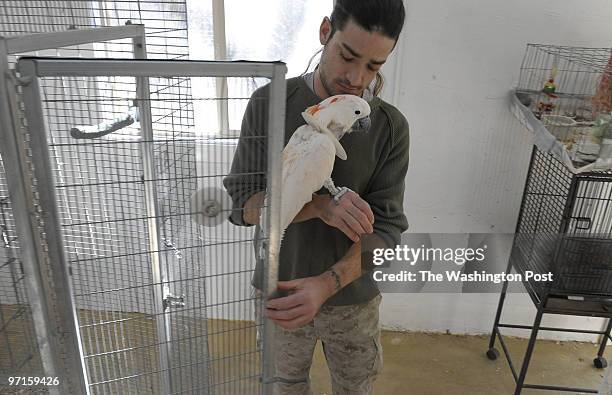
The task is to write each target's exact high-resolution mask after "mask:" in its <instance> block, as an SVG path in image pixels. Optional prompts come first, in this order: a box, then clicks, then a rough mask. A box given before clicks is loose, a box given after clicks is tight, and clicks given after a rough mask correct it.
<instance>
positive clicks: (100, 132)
mask: <svg viewBox="0 0 612 395" xmlns="http://www.w3.org/2000/svg"><path fill="white" fill-rule="evenodd" d="M139 28H141V27H139V26H128V27H123V28H118V30H117V29H110V30H105V29H100V30H98V29H95V31H78V30H77V31H71V32H67V33H65V34H64V33H61V34H60V33H49V34H50V35H49V34H46V35H41V36H37V38H38V39H39V41H40V40H42V41H45V40H46V39H49V40H50V42H55V43H58V42H67V41H70V40H76V41H77V42H86V41H87V40H88V39H91V40H92V42H99V41H104V40H103V38H105V37H106V38H107V39H108V35H109V34H110V35H111V36H113V35H116V34H119V35H122V34H123V35H124V36H125V37H132V36H131V35H130V34H134V32H135V31H137V34H135V35H134V40H135V41H134V43H132V45H131V48H133V51H135V52H136V55H137V56H135V57H144V54H145V50H146V47H145V42H144V35H143V34H142V32H141V31H139ZM92 37H97V39H92ZM101 38H102V39H101ZM23 39H24V38H15V39H11V43H10V45H7V47H11V46H15V45H17V44H19V45H21V44H23V42H28V37H25V40H26V41H22V40H23ZM58 40H59V41H58ZM29 42H30V43H31V42H32V41H31V40H30V41H29ZM5 43H6V42H5ZM40 45H42V44H40ZM13 52H17V51H13ZM19 64H20V67H19V73H18V75H17V76H16V77H17V78H12V79H6V80H5V79H3V82H4V83H3V85H2V89H1V90H2V91H4V90H8V91H11V89H9V88H11V87H10V86H9V85H11V84H16V88H17V90H18V91H14V89H13V92H12V96H13V98H14V100H12V103H11V108H3V113H5V114H7V115H6V116H3V119H4V120H5V121H8V120H15V121H17V122H20V121H21V120H23V121H24V123H23V125H21V126H20V127H19V128H17V127H16V124H15V125H14V124H12V123H11V124H7V123H5V124H3V128H2V132H3V135H2V138H3V140H2V141H3V144H4V142H8V144H6V145H3V148H5V147H13V146H14V147H15V148H16V149H14V150H9V149H8V148H7V150H4V149H3V151H2V154H3V159H5V161H4V162H3V164H5V165H6V166H7V169H6V173H7V177H6V179H7V180H16V181H20V183H17V184H18V185H9V188H7V190H9V191H10V192H11V193H10V195H11V196H12V200H11V202H12V203H18V204H16V205H15V207H10V206H7V205H6V204H5V203H6V199H4V197H3V201H2V203H3V206H2V208H3V212H4V211H5V210H4V209H5V208H6V207H9V208H10V209H11V211H10V213H11V214H12V215H15V216H16V217H18V220H16V221H15V222H18V224H17V226H16V228H17V229H21V236H22V237H21V238H20V241H21V242H24V243H25V245H26V246H27V247H28V248H27V250H26V251H32V252H36V256H24V257H22V260H23V262H24V265H23V266H24V267H26V268H35V269H36V270H38V271H42V272H43V273H44V274H45V275H44V276H42V277H41V278H38V279H36V278H35V276H30V275H28V273H25V274H22V276H23V277H24V278H25V279H26V280H28V281H34V282H35V283H33V284H32V285H31V286H29V287H26V288H27V290H28V291H29V292H28V293H27V294H28V296H34V299H33V300H31V301H30V302H33V304H34V307H35V309H34V310H35V311H33V313H32V315H33V317H32V318H31V319H29V320H28V321H27V323H29V324H30V325H31V326H32V327H33V328H34V329H35V331H36V335H37V337H36V338H34V337H26V339H25V340H26V341H27V344H29V346H27V347H26V345H22V344H20V343H19V342H17V341H15V340H14V339H12V338H11V337H10V336H9V333H8V332H2V331H0V335H3V336H4V339H5V340H6V341H7V342H9V343H10V344H11V345H14V346H15V347H18V349H19V352H20V353H22V354H23V355H24V358H26V357H27V358H28V359H32V358H31V357H30V355H32V354H35V353H36V352H37V351H38V350H36V348H37V347H42V346H41V341H44V342H47V341H48V342H49V343H50V349H44V350H43V349H41V350H40V353H41V359H42V366H33V367H26V369H25V370H24V369H21V367H20V366H15V365H16V364H20V363H21V362H20V360H19V358H12V359H11V363H12V365H11V366H9V367H7V369H6V370H3V371H2V374H3V375H6V376H9V375H15V374H16V373H22V374H23V373H25V372H27V373H28V374H29V375H43V373H44V374H46V375H52V376H54V375H57V376H58V377H60V378H61V380H62V382H61V384H60V386H59V387H55V388H53V387H48V388H43V387H41V386H39V387H38V388H36V389H32V391H47V390H48V391H49V392H54V391H55V393H58V392H57V391H59V393H99V394H106V393H137V392H139V391H143V392H147V393H160V394H161V393H163V394H180V393H194V392H195V393H202V394H204V393H231V394H256V393H261V392H265V391H267V390H268V389H269V385H266V380H265V378H266V377H269V376H271V375H272V373H271V371H270V369H271V368H270V367H269V366H268V365H267V362H266V361H267V360H269V358H268V359H266V358H264V357H263V355H262V345H261V344H258V343H257V342H256V341H255V339H256V332H257V330H258V329H263V334H264V337H266V336H267V337H269V336H270V331H269V330H268V329H267V328H268V327H267V326H266V325H264V324H263V323H262V322H261V321H257V320H256V319H255V317H254V308H255V306H254V305H255V304H256V303H259V302H260V300H258V299H256V298H255V297H254V296H253V295H252V294H251V291H250V285H249V282H250V277H251V274H252V271H253V266H254V261H253V254H252V245H251V244H252V239H253V235H252V230H251V229H246V228H236V227H234V226H233V225H230V224H229V222H227V221H226V222H225V223H223V224H220V225H219V226H218V227H216V228H212V229H206V228H202V227H200V226H198V223H197V221H194V215H196V214H197V212H194V210H197V208H194V206H193V200H192V197H193V195H194V193H195V192H196V191H197V190H198V189H199V188H208V187H211V186H215V185H219V186H220V185H221V179H222V178H223V177H224V175H226V174H227V172H228V171H229V164H230V161H231V157H232V155H233V150H234V149H235V143H232V139H228V138H223V137H218V136H208V137H202V136H201V135H200V134H198V133H197V132H196V131H195V130H194V127H193V123H192V119H193V105H194V102H202V101H205V102H211V103H212V104H213V106H212V110H211V114H215V113H216V111H215V106H214V104H215V103H216V102H217V101H218V100H236V101H238V100H241V101H246V100H247V99H248V97H242V98H231V99H230V98H223V97H216V96H214V93H213V94H212V96H209V97H207V96H205V95H206V93H205V92H199V96H193V95H191V94H190V93H189V92H188V91H187V92H186V91H185V89H184V88H185V87H188V86H191V83H192V81H197V80H205V79H209V80H213V81H214V80H215V79H216V78H221V77H222V78H228V79H230V80H231V79H240V78H249V79H251V78H253V76H258V75H259V76H261V77H262V78H265V79H268V80H273V82H272V83H271V86H272V88H273V89H271V93H270V97H268V98H266V100H269V101H270V107H271V108H272V109H273V110H272V112H271V113H270V114H268V113H266V114H261V116H262V117H264V118H266V119H267V118H268V117H270V119H274V120H282V111H283V104H284V92H283V91H282V89H284V88H283V87H284V70H285V67H284V65H282V64H270V63H255V64H252V63H248V62H236V63H222V62H220V63H216V62H190V61H174V62H173V61H153V60H149V61H146V60H141V61H139V62H137V61H134V60H96V59H93V58H70V59H62V58H40V59H39V58H28V59H26V58H22V59H21V60H20V62H19ZM198 86H212V87H214V83H212V82H210V81H209V83H205V84H199V85H198ZM213 91H214V89H213ZM209 93H210V92H209ZM4 104H5V105H6V104H7V103H6V102H4ZM281 123H282V121H280V122H276V121H274V122H270V123H269V124H270V125H271V126H270V127H277V128H278V127H282V126H280V125H281ZM17 129H19V130H17ZM281 137H282V136H281ZM258 138H261V139H263V140H264V141H267V143H268V144H269V147H270V149H269V151H268V152H269V153H270V155H271V156H272V157H273V158H278V157H280V156H279V155H278V153H280V151H281V149H282V141H281V139H279V138H277V139H274V138H271V139H269V141H268V140H267V139H266V137H265V136H263V135H262V136H259V137H258ZM274 144H276V145H274ZM275 153H276V154H275ZM7 159H8V160H7ZM268 163H269V169H276V173H278V175H280V173H279V170H280V167H279V166H278V163H277V161H276V160H269V161H268ZM275 166H276V167H275ZM277 167H278V169H277ZM26 168H27V169H26ZM24 169H26V170H27V172H26V174H25V175H24V174H23V173H22V171H23V170H24ZM268 173H269V174H265V175H266V176H268V177H267V178H268V182H269V183H270V185H269V190H272V191H275V190H277V188H275V187H273V185H274V182H275V180H276V179H278V177H274V174H276V173H273V172H272V170H270V171H269V172H268ZM26 176H27V177H26ZM14 184H15V183H14ZM3 193H4V191H3ZM20 194H21V195H20ZM30 194H31V195H30ZM18 196H21V197H22V198H18V199H15V197H18ZM276 200H277V199H276V198H275V197H274V193H272V194H271V196H270V206H271V207H273V206H274V205H275V204H277V203H275V202H276ZM32 207H35V209H33V208H32ZM225 210H228V208H227V207H226V208H225ZM31 212H37V213H39V215H38V217H39V218H38V222H36V223H32V222H31V219H29V217H28V216H29V214H28V213H31ZM270 212H271V213H272V214H271V215H273V213H274V212H278V210H270ZM3 218H4V217H3ZM5 222H6V223H8V224H9V225H11V223H10V222H8V221H5ZM268 223H271V224H273V223H274V221H269V222H268ZM26 228H27V229H29V230H30V233H31V234H29V233H28V232H23V229H26ZM267 234H268V235H269V238H270V240H269V244H268V246H270V247H269V248H270V249H269V251H271V252H270V254H271V256H272V257H274V256H275V255H274V240H273V238H274V237H275V236H274V235H275V232H271V231H268V232H267ZM4 235H7V237H5V238H4V239H5V240H9V241H10V242H12V243H13V244H12V245H15V242H13V239H10V237H11V236H10V235H9V234H8V232H5V231H4V229H3V236H4ZM37 241H42V243H37ZM4 244H5V247H6V246H8V247H11V246H9V244H8V242H6V243H4ZM39 244H40V245H39ZM8 247H7V248H6V251H9V252H10V248H8ZM21 252H22V254H21V255H23V251H21ZM5 255H7V257H6V264H7V265H6V266H9V265H10V268H11V269H14V268H16V267H18V266H16V265H17V263H16V262H18V261H17V260H16V259H14V258H13V257H12V255H11V256H9V255H8V253H7V254H5ZM26 255H27V254H26ZM18 256H19V255H18ZM272 259H273V258H272ZM3 260H4V257H3ZM26 271H27V270H26ZM47 274H48V276H47ZM270 278H271V279H272V280H271V281H272V283H270V286H271V287H274V283H273V281H274V279H273V276H272V277H270ZM36 281H38V283H36ZM5 285H7V284H4V283H3V284H2V286H3V289H4V288H6V289H9V288H10V287H8V285H7V286H6V287H5ZM39 285H40V286H39ZM10 289H15V290H16V291H15V292H17V290H18V288H17V287H13V288H10ZM36 289H40V290H41V293H42V294H43V295H42V296H44V297H43V298H41V297H40V296H41V295H37V294H36V293H35V290H36ZM31 299H32V298H31ZM41 300H42V302H41ZM3 301H4V299H3ZM26 307H27V306H26ZM25 311H26V312H27V311H28V309H27V308H26V310H25ZM45 314H46V315H47V316H48V318H49V319H45ZM26 317H27V316H26ZM56 324H57V327H55V325H56ZM45 325H47V326H45ZM262 326H263V328H262ZM12 328H15V325H14V324H13V326H12V327H11V328H9V329H12ZM2 329H6V327H3V328H2ZM24 330H27V328H24ZM57 331H59V332H60V333H62V336H61V338H62V341H61V342H55V341H54V339H56V337H57ZM26 333H27V332H26ZM266 344H271V343H270V342H264V343H263V347H264V348H263V353H264V354H265V353H266V352H269V351H270V350H266V349H265V347H266ZM28 350H30V351H28ZM28 352H29V353H30V354H28ZM32 363H33V364H34V363H36V358H34V359H33V362H32ZM39 365H40V364H39ZM68 377H70V378H71V380H68ZM262 377H263V380H262Z"/></svg>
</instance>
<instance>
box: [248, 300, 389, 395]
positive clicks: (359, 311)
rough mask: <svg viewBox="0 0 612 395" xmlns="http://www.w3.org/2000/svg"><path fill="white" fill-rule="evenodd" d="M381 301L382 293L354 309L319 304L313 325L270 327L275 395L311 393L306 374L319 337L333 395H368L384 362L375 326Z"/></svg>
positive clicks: (378, 330) (377, 327) (376, 325)
mask: <svg viewBox="0 0 612 395" xmlns="http://www.w3.org/2000/svg"><path fill="white" fill-rule="evenodd" d="M380 300H381V295H377V296H376V297H375V298H374V299H372V300H371V301H369V302H366V303H363V304H359V305H350V306H323V307H322V308H321V310H320V311H319V312H318V313H317V315H316V316H315V317H314V320H313V321H312V322H310V323H309V324H308V325H305V326H303V327H301V328H298V329H295V330H286V329H283V328H281V327H279V326H275V336H274V350H275V359H276V361H275V365H276V377H277V379H279V381H278V382H277V383H275V384H274V394H275V395H276V394H279V395H281V394H282V395H284V394H291V395H302V394H304V395H306V394H312V390H311V388H310V378H309V371H310V366H311V364H312V357H313V352H314V348H315V345H316V342H317V340H318V339H320V340H321V343H322V345H323V351H324V353H325V359H326V360H327V365H328V367H329V371H330V375H331V381H332V390H333V394H334V395H344V394H351V395H353V394H355V395H357V394H360V395H361V394H371V393H372V384H373V382H374V380H375V379H376V376H377V375H378V374H379V373H380V371H381V369H382V361H383V359H382V347H381V344H380V327H379V324H378V307H379V305H380ZM257 310H259V309H256V311H257ZM259 314H260V312H259V311H257V315H259Z"/></svg>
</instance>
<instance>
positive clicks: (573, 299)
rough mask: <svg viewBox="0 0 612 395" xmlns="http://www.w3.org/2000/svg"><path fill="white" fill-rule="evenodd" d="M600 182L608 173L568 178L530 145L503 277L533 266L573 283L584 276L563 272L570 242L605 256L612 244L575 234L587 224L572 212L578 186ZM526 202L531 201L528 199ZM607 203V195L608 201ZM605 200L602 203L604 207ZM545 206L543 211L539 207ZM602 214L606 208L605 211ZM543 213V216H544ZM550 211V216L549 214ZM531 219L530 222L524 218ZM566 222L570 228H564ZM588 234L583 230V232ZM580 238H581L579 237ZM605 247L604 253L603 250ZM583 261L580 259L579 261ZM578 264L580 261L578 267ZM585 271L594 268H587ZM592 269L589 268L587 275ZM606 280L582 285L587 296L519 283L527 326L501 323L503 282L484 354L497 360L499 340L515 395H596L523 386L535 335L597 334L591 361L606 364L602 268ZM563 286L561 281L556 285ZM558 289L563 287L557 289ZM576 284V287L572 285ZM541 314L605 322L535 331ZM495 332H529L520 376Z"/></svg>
mask: <svg viewBox="0 0 612 395" xmlns="http://www.w3.org/2000/svg"><path fill="white" fill-rule="evenodd" d="M593 181H597V182H604V183H607V185H608V186H612V173H610V172H589V173H580V174H573V173H571V172H570V171H569V170H568V169H567V168H566V166H565V164H563V163H562V162H561V161H560V160H559V159H558V158H556V157H555V156H553V155H552V154H550V153H547V152H543V151H541V150H540V149H539V148H538V147H536V146H534V147H533V151H532V155H531V159H530V163H529V172H528V175H527V179H526V181H525V192H524V195H523V200H522V203H521V208H520V212H519V217H518V222H517V227H516V233H515V237H514V242H513V247H512V253H511V255H510V258H509V260H508V267H507V269H506V272H507V273H509V272H511V271H512V270H513V269H514V270H516V271H517V272H518V273H522V274H523V275H524V273H525V271H526V270H528V269H529V268H531V269H533V267H534V266H535V267H536V268H537V269H538V270H541V271H548V270H552V273H553V274H554V278H556V279H557V278H558V279H561V280H563V279H564V278H565V279H566V280H569V281H572V280H574V278H576V277H579V275H581V274H584V273H579V275H578V276H577V275H576V274H575V273H572V272H571V271H570V272H569V273H568V270H567V269H568V266H569V265H570V264H572V263H575V262H567V261H568V249H570V248H571V243H573V242H576V240H578V242H579V243H584V242H585V240H587V241H593V242H594V243H598V244H600V245H603V246H604V248H602V249H601V250H603V254H606V253H607V252H609V247H610V245H611V244H612V240H608V239H603V240H602V239H599V238H595V239H589V238H587V237H584V236H585V235H584V234H581V233H580V232H581V231H584V230H585V228H581V227H580V226H578V225H576V223H578V224H580V223H581V222H588V224H589V228H590V226H591V221H590V220H588V221H587V219H588V218H587V217H577V216H575V215H574V213H575V205H576V204H577V203H578V200H579V199H578V197H577V194H578V190H579V185H580V184H581V183H588V182H593ZM608 189H610V188H608ZM534 197H536V198H542V199H543V198H544V197H549V198H552V199H557V201H556V203H559V204H558V205H555V206H557V207H554V209H553V210H551V209H550V207H549V206H550V205H551V204H550V202H548V205H547V204H546V203H545V202H544V203H540V204H538V206H539V208H538V209H535V208H534V207H533V206H534V205H536V204H534V202H533V198H534ZM530 199H531V200H530ZM610 201H612V196H610ZM610 201H609V202H608V203H610ZM544 207H546V208H544ZM605 208H606V209H608V211H609V208H610V206H609V205H607V206H605ZM547 210H548V211H547ZM551 211H554V213H551ZM529 216H531V217H529ZM527 217H529V218H530V219H531V220H533V221H534V222H533V221H530V220H529V219H526V218H527ZM570 222H573V223H574V226H573V227H571V226H570ZM587 230H588V229H587ZM581 236H582V237H581ZM542 245H547V249H546V251H548V252H549V253H550V254H551V255H550V256H545V257H544V256H542ZM606 248H607V249H606ZM582 261H584V259H582ZM579 263H580V262H579ZM588 266H589V267H593V266H596V264H590V265H588ZM592 270H593V269H592V268H591V271H592ZM608 272H610V273H608V275H607V277H606V278H593V277H592V278H591V281H590V282H589V284H588V285H590V286H595V287H596V288H595V289H594V290H593V292H592V293H589V292H587V291H585V289H584V287H582V288H580V287H576V286H575V285H573V286H572V287H570V288H567V286H566V287H563V286H560V285H559V281H558V280H555V281H554V283H548V284H547V285H541V284H537V283H535V282H533V281H523V285H524V286H525V289H526V290H527V294H528V295H529V297H530V298H531V300H532V302H533V304H534V306H535V307H536V309H537V312H536V316H535V318H534V322H533V324H532V325H516V324H508V323H503V322H501V314H502V311H503V307H504V303H505V299H506V294H507V291H508V281H506V282H504V284H503V287H502V291H501V294H500V298H499V303H498V307H497V312H496V315H495V320H494V324H493V330H492V333H491V337H490V340H489V349H488V351H487V357H488V358H489V359H491V360H495V359H497V358H498V357H499V355H500V353H499V351H498V350H497V349H496V348H495V347H494V346H495V341H496V340H499V343H500V345H501V347H502V351H503V353H504V355H505V357H506V359H507V361H508V365H509V366H510V370H511V372H512V376H513V378H514V380H515V382H516V387H515V392H514V394H515V395H519V394H520V393H521V391H522V390H523V389H524V388H530V389H540V390H549V391H568V392H581V393H597V390H595V389H590V388H574V387H567V386H555V385H542V384H528V383H525V378H526V376H527V371H528V368H529V363H530V361H531V356H532V354H533V350H534V347H535V342H536V340H537V336H538V332H539V331H552V332H569V333H584V334H592V335H600V336H601V340H600V343H599V348H598V351H597V356H596V357H595V359H594V360H593V364H594V366H595V367H596V368H599V369H602V368H605V367H606V366H607V361H606V359H605V358H604V357H603V354H604V351H605V348H606V344H607V342H608V340H612V336H611V335H610V333H611V331H612V303H611V302H610V295H612V289H610V290H608V291H607V294H606V292H605V290H604V289H603V287H605V286H606V285H607V284H608V282H609V280H610V275H611V274H612V271H610V269H608ZM562 282H563V281H561V283H562ZM561 285H563V284H561ZM578 285H581V284H580V283H578ZM544 314H562V315H576V316H587V317H601V318H604V319H607V324H606V325H605V328H604V329H602V330H598V331H596V330H585V329H573V328H559V327H545V326H541V322H542V317H543V316H544ZM500 328H512V329H524V330H530V331H531V335H530V337H529V342H528V344H527V350H526V351H525V356H524V359H523V362H522V365H521V369H520V372H518V373H517V371H516V369H515V366H514V364H513V362H512V358H511V356H510V352H509V350H508V348H507V346H506V343H505V341H504V338H503V336H502V333H501V330H500Z"/></svg>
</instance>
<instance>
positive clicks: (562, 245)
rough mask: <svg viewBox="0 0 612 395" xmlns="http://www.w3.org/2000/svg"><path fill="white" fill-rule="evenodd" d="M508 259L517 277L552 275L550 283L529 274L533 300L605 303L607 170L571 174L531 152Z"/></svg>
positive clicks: (609, 236) (608, 283)
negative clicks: (550, 298) (549, 296)
mask: <svg viewBox="0 0 612 395" xmlns="http://www.w3.org/2000/svg"><path fill="white" fill-rule="evenodd" d="M511 260H512V263H513V266H514V267H515V268H516V269H517V270H518V271H519V272H521V273H522V274H523V276H525V274H526V273H527V272H528V271H530V272H532V273H537V274H548V273H552V274H553V279H554V281H550V282H542V281H538V280H537V279H536V278H534V277H533V276H532V277H531V278H530V279H529V280H528V281H527V284H526V285H527V286H528V290H529V291H530V293H531V294H532V296H533V297H534V298H536V299H537V300H538V301H541V300H542V299H543V298H544V297H545V296H546V295H547V294H554V295H557V296H572V297H581V296H582V297H590V298H595V297H599V298H600V299H601V300H602V301H604V302H605V301H606V300H609V299H610V298H611V297H612V172H596V173H581V174H578V175H574V174H573V173H571V172H570V171H569V170H568V169H567V168H566V167H565V165H564V164H563V163H561V162H560V161H559V160H558V159H557V158H556V157H555V156H553V155H551V154H549V153H546V152H542V151H540V150H539V149H537V148H535V149H534V153H533V156H532V161H531V164H530V169H529V173H528V178H527V183H526V187H525V192H524V195H523V203H522V208H521V213H520V216H519V221H518V225H517V233H516V236H515V242H514V248H513V251H512V255H511ZM599 310H600V311H602V310H601V307H600V309H599Z"/></svg>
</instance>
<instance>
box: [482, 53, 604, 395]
mask: <svg viewBox="0 0 612 395" xmlns="http://www.w3.org/2000/svg"><path fill="white" fill-rule="evenodd" d="M611 75H612V57H611V51H610V49H592V48H571V47H558V46H549V45H529V46H528V47H527V52H526V54H525V58H524V60H523V64H522V68H521V76H520V82H519V86H518V88H517V89H516V91H515V92H513V110H515V114H518V117H519V120H520V121H521V122H522V123H523V125H524V126H526V127H527V128H528V129H529V130H531V131H533V132H534V134H535V146H534V148H533V152H532V156H531V161H530V164H529V170H528V174H527V180H526V184H525V190H524V193H523V200H522V204H521V209H520V213H519V218H518V222H517V227H516V234H515V238H514V243H513V247H512V252H511V255H510V259H509V263H508V269H507V271H508V272H509V271H511V270H515V271H516V272H518V273H520V274H521V275H522V278H523V285H524V286H525V288H526V290H527V293H528V294H529V296H530V298H531V299H532V301H533V303H534V305H535V307H536V308H537V314H536V317H535V319H534V323H533V325H531V326H526V325H512V324H505V323H500V318H501V313H502V309H503V306H504V302H505V296H506V292H507V290H508V283H507V282H506V283H505V284H504V287H503V290H502V293H501V296H500V301H499V306H498V310H497V314H496V317H495V323H494V327H493V333H492V336H491V340H490V343H489V350H488V352H487V356H488V357H489V358H490V359H496V358H497V357H498V356H499V352H498V351H497V350H496V349H495V348H494V345H495V341H496V340H497V339H499V341H500V344H501V346H502V348H503V351H504V353H505V354H506V357H507V359H508V361H509V363H510V368H511V370H512V374H513V376H514V379H515V381H516V389H515V394H520V393H521V391H522V390H523V389H524V388H533V389H542V390H554V391H578V392H587V393H596V392H597V391H596V390H593V389H584V388H582V389H581V388H570V387H564V386H553V385H539V384H526V383H525V376H526V374H527V370H528V367H529V362H530V359H531V356H532V353H533V349H534V345H535V341H536V338H537V335H538V332H539V331H541V330H546V331H565V332H574V333H589V334H597V335H602V339H601V342H600V347H599V350H598V352H597V356H596V358H595V359H594V361H593V363H594V365H595V367H597V368H605V367H606V366H607V361H606V359H605V358H604V351H605V346H606V343H607V341H608V339H610V340H612V338H611V337H610V331H611V328H612V320H611V318H612V170H610V165H609V163H608V162H607V160H608V158H605V157H601V156H599V155H600V148H601V147H600V146H602V145H603V144H602V140H603V139H602V138H601V136H599V141H598V139H597V136H596V134H595V135H594V133H593V131H594V129H596V128H597V127H598V125H597V124H596V123H595V122H594V120H595V119H597V117H600V116H601V115H602V114H605V113H606V112H609V111H610V110H612V102H609V101H608V100H607V96H608V95H609V94H610V93H611V92H612V86H611V85H610V76H611ZM517 108H518V111H517V110H516V109H517ZM554 117H562V118H563V119H569V120H570V121H571V122H573V123H572V126H569V127H568V126H567V125H565V124H562V123H561V122H559V121H558V120H557V119H555V118H554ZM571 122H570V123H571ZM587 138H588V142H589V144H591V142H592V144H593V145H597V148H596V149H593V148H592V147H591V148H589V149H585V141H586V140H585V139H587ZM596 141H598V142H596ZM594 165H599V166H600V168H599V170H596V169H595V168H594V167H593V166H594ZM527 274H530V276H527ZM543 276H549V277H550V278H549V280H547V281H542V280H541V279H542V278H544V277H543ZM544 314H563V315H578V316H593V317H603V318H606V319H607V324H606V325H605V328H604V329H603V330H601V331H589V330H580V329H566V328H550V327H542V326H541V320H542V316H543V315H544ZM500 328H515V329H517V328H518V329H528V330H531V336H530V340H529V343H528V347H527V351H526V353H525V357H524V360H523V363H522V367H521V370H520V372H518V373H517V371H516V370H515V368H514V365H513V364H512V360H511V358H510V355H509V353H508V350H507V348H506V345H505V343H504V340H503V337H502V335H501V332H500Z"/></svg>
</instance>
